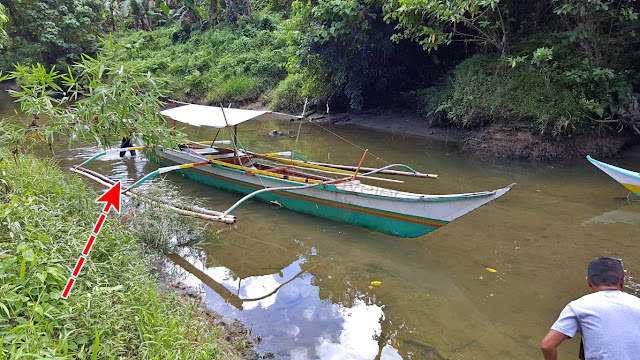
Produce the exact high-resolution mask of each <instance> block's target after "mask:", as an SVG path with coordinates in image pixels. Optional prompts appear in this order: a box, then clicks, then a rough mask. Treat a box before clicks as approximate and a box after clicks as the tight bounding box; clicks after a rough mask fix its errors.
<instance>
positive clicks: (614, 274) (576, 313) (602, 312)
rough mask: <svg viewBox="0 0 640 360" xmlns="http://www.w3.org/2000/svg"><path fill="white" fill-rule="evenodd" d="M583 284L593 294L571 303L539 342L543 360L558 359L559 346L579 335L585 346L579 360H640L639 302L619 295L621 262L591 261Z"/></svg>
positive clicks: (620, 288) (622, 279) (600, 259)
mask: <svg viewBox="0 0 640 360" xmlns="http://www.w3.org/2000/svg"><path fill="white" fill-rule="evenodd" d="M586 280H587V286H589V287H590V288H591V290H592V291H593V293H591V294H589V295H585V296H583V297H581V298H579V299H577V300H574V301H572V302H570V303H569V304H568V305H567V306H566V307H565V308H564V310H562V312H561V313H560V317H559V318H558V320H557V321H556V322H555V323H554V324H553V326H551V330H549V333H547V335H546V336H545V337H544V339H542V344H541V349H542V353H543V354H544V358H545V360H555V359H557V358H558V345H560V344H561V343H562V342H563V341H565V340H567V339H569V338H572V337H573V336H575V335H576V333H578V332H579V333H582V342H583V346H584V356H583V357H581V358H582V359H587V360H609V359H610V360H637V359H640V298H638V297H636V296H633V295H630V294H627V293H625V292H623V291H622V289H623V287H624V269H623V267H622V261H621V260H619V259H615V258H610V257H598V258H595V259H593V260H592V261H591V262H590V263H589V267H588V269H587V277H586ZM581 355H582V348H581Z"/></svg>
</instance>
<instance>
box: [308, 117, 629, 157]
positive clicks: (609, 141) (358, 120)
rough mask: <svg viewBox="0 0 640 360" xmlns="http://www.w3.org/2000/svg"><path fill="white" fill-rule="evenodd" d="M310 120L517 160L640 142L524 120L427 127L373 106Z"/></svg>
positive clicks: (599, 151)
mask: <svg viewBox="0 0 640 360" xmlns="http://www.w3.org/2000/svg"><path fill="white" fill-rule="evenodd" d="M308 118H309V120H311V121H316V122H320V123H325V124H332V125H339V126H357V127H363V128H368V129H372V130H378V131H384V132H389V133H393V134H398V135H403V136H417V137H422V138H427V139H432V140H440V141H446V142H454V143H458V144H459V145H460V149H461V150H462V151H465V152H468V153H472V154H480V155H488V156H493V157H498V158H508V159H520V160H546V161H553V160H567V159H576V158H582V157H584V156H586V155H592V156H595V157H601V158H606V157H611V156H615V155H618V154H620V153H622V152H623V151H625V150H627V149H629V148H630V147H632V146H634V145H638V144H639V143H640V136H635V137H634V136H633V135H631V134H627V133H626V132H624V133H613V134H603V135H601V136H594V135H577V136H569V137H563V138H560V139H553V138H550V137H547V136H541V135H539V134H537V133H535V132H532V131H530V130H529V128H528V126H527V125H526V124H520V123H513V124H491V125H488V126H486V127H482V128H477V129H473V130H461V129H455V128H444V127H430V126H429V124H428V123H427V122H426V121H425V120H424V118H423V117H422V116H421V115H420V114H417V113H415V112H410V111H399V112H398V111H393V110H376V111H367V112H362V113H358V114H349V113H341V114H332V115H326V114H312V115H310V116H309V117H308Z"/></svg>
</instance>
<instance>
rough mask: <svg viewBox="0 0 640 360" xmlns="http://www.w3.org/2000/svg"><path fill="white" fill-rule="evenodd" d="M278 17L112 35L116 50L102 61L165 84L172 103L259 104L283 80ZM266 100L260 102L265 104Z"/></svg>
mask: <svg viewBox="0 0 640 360" xmlns="http://www.w3.org/2000/svg"><path fill="white" fill-rule="evenodd" d="M281 22H282V19H281V18H280V16H279V15H277V14H274V13H268V12H266V11H258V12H256V13H255V14H254V17H253V18H252V19H247V18H242V19H241V23H240V22H239V23H238V26H236V27H232V26H229V25H227V24H218V25H216V26H213V27H212V28H210V29H206V30H202V29H197V30H191V29H190V30H185V29H182V28H180V27H169V28H160V29H157V30H154V31H133V30H130V31H125V32H122V33H117V34H114V38H115V41H116V42H117V43H118V44H119V45H121V46H120V48H119V50H118V51H116V52H115V53H106V52H103V53H102V56H105V57H108V58H110V60H111V61H114V62H116V63H118V64H125V66H133V65H135V66H137V67H139V68H140V69H141V70H143V71H149V72H151V73H154V74H156V75H159V76H162V77H165V78H167V79H169V82H170V84H171V86H172V89H171V90H172V94H171V97H172V98H176V99H178V100H183V101H191V102H201V103H207V104H219V103H225V105H226V104H228V103H229V102H232V103H234V104H235V105H236V106H237V105H238V104H242V103H247V102H252V101H256V100H259V99H260V96H261V94H263V93H270V92H272V90H273V89H275V88H276V86H277V85H278V83H279V82H280V81H281V80H283V79H284V78H285V77H286V76H287V70H286V69H285V67H284V65H285V63H286V61H287V56H288V55H287V46H288V45H287V42H286V34H284V32H282V31H279V30H278V27H279V26H280V24H281ZM269 100H270V99H264V101H265V102H267V103H268V102H269Z"/></svg>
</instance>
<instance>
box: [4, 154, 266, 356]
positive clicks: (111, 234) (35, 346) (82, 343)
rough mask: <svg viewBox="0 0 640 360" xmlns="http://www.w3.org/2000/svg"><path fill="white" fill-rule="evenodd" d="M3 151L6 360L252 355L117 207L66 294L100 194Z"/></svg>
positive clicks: (43, 163)
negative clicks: (173, 282)
mask: <svg viewBox="0 0 640 360" xmlns="http://www.w3.org/2000/svg"><path fill="white" fill-rule="evenodd" d="M0 155H1V156H0V159H2V161H0V210H1V211H0V314H1V316H0V339H1V341H0V342H1V343H2V347H0V358H3V359H18V358H23V357H24V356H27V355H28V356H32V357H42V358H53V357H60V356H64V357H77V358H88V357H92V358H93V359H96V358H100V359H112V358H123V357H124V358H139V359H140V358H158V359H166V358H182V359H187V358H188V359H244V358H246V357H245V354H244V353H243V352H242V351H245V350H248V349H249V348H250V346H249V345H250V342H251V341H250V340H249V338H250V333H249V331H247V330H246V328H244V327H242V326H239V325H238V324H237V323H232V322H229V321H227V320H225V319H223V318H222V317H221V316H219V315H216V314H213V313H212V312H210V311H208V310H206V309H205V308H204V307H202V306H200V305H199V304H200V303H201V302H200V301H199V300H198V296H195V297H194V296H193V295H192V296H178V295H177V292H176V289H175V288H172V287H171V286H169V285H168V284H169V283H167V282H164V283H159V282H158V277H157V276H156V275H154V273H153V270H152V269H153V262H152V257H153V256H154V255H157V253H156V252H154V251H152V250H151V249H149V248H148V247H146V246H144V244H142V243H141V242H140V240H139V239H138V238H137V237H136V233H135V230H134V229H135V226H132V225H131V224H129V223H127V224H125V223H124V222H123V219H122V218H121V217H120V216H118V215H115V213H113V212H112V213H111V214H109V216H108V218H107V220H106V221H105V223H104V226H103V227H102V230H101V232H100V235H99V237H98V238H97V239H96V241H95V244H94V246H93V248H92V249H91V252H90V255H89V257H88V258H87V260H88V261H86V263H85V264H84V266H83V267H82V271H81V273H80V275H79V276H78V278H77V281H76V283H75V284H74V286H73V288H72V290H71V293H70V294H69V297H68V298H67V299H62V298H61V292H62V289H63V288H64V286H65V284H66V282H67V279H68V278H69V275H70V274H71V271H72V270H73V268H74V266H75V264H76V261H77V259H78V257H79V255H80V252H81V250H82V248H83V247H84V244H85V242H86V239H87V238H88V235H89V234H90V232H91V229H92V227H93V226H94V222H95V220H96V219H97V216H98V215H99V213H100V209H99V207H98V206H97V205H96V204H95V202H94V200H95V199H96V198H97V197H98V194H97V193H95V192H94V191H92V190H91V189H90V188H88V187H86V186H85V185H84V183H83V182H82V181H80V180H78V179H77V178H72V177H69V176H67V175H65V174H64V173H63V172H61V171H60V170H59V169H58V168H57V165H56V164H55V162H53V161H51V160H43V159H37V158H34V157H32V156H20V158H19V159H17V160H18V161H16V159H15V158H14V157H12V158H9V157H8V156H7V154H6V153H3V154H0ZM182 292H184V291H182ZM227 323H228V324H227ZM238 329H241V330H238ZM247 336H248V337H247ZM249 358H256V356H255V355H254V356H253V357H251V356H249Z"/></svg>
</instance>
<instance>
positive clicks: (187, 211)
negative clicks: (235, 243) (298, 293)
mask: <svg viewBox="0 0 640 360" xmlns="http://www.w3.org/2000/svg"><path fill="white" fill-rule="evenodd" d="M71 171H72V172H74V173H76V174H78V175H82V176H84V177H87V178H89V179H91V180H93V181H95V182H97V183H99V184H101V185H103V186H106V187H110V186H113V185H114V184H115V181H113V180H111V179H109V178H107V177H105V176H104V175H102V174H98V173H96V172H94V171H91V170H89V169H85V168H83V167H80V166H77V167H75V168H71ZM122 193H123V194H125V195H127V196H129V197H131V198H138V199H140V200H142V201H146V202H152V203H155V204H159V205H161V206H165V207H167V208H168V209H170V210H172V211H174V212H176V213H178V214H180V215H185V216H193V217H199V218H202V219H205V220H210V221H217V222H221V223H225V224H235V222H236V217H235V216H233V215H224V214H222V213H220V212H217V211H213V210H209V209H204V208H201V207H195V206H194V207H183V208H180V207H177V206H174V205H172V204H170V203H169V202H167V201H166V200H162V199H156V198H151V197H148V196H145V195H143V194H137V193H132V192H131V191H127V190H124V191H122Z"/></svg>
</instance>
